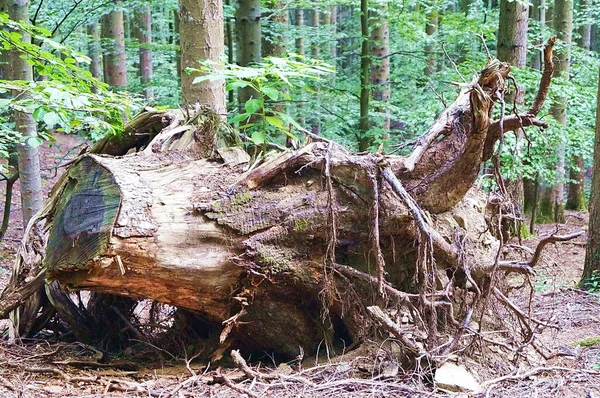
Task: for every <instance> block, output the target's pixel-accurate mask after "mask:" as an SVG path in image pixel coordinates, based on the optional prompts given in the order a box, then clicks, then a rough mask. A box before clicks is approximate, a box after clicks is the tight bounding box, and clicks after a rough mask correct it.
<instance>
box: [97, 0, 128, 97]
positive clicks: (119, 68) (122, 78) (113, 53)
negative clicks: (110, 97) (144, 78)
mask: <svg viewBox="0 0 600 398" xmlns="http://www.w3.org/2000/svg"><path fill="white" fill-rule="evenodd" d="M121 6H122V2H121V1H120V0H118V1H116V2H115V7H116V9H114V10H112V11H111V12H110V13H108V14H106V15H104V16H103V17H102V39H103V41H104V43H105V47H104V49H103V58H104V62H103V66H104V81H105V82H106V83H107V84H108V85H109V86H111V87H113V88H124V87H127V64H126V62H125V28H124V24H123V10H121V9H120V7H121Z"/></svg>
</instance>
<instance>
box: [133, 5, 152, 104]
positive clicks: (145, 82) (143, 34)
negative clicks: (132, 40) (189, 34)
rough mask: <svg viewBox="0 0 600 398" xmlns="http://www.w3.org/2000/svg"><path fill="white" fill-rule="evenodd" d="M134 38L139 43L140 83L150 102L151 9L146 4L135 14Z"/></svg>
mask: <svg viewBox="0 0 600 398" xmlns="http://www.w3.org/2000/svg"><path fill="white" fill-rule="evenodd" d="M134 26H135V36H136V39H137V40H138V43H139V46H140V47H139V60H140V81H141V83H142V87H144V98H145V99H146V101H147V102H152V100H153V98H154V90H153V87H152V85H151V84H150V83H151V81H152V75H153V68H152V47H151V46H152V8H151V6H150V3H146V4H144V5H142V6H140V7H139V8H137V9H136V12H135V25H134Z"/></svg>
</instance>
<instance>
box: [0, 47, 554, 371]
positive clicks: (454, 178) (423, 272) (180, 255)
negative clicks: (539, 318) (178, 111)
mask: <svg viewBox="0 0 600 398" xmlns="http://www.w3.org/2000/svg"><path fill="white" fill-rule="evenodd" d="M550 56H551V53H550V52H549V58H548V59H551V58H550ZM508 72H509V66H508V65H507V64H504V63H500V62H498V61H497V60H492V61H490V63H488V65H486V67H485V68H484V69H483V70H482V71H481V73H480V75H478V76H476V77H475V78H474V80H473V82H472V83H471V84H470V85H469V87H465V88H464V89H463V91H462V92H461V93H460V95H459V97H458V98H457V100H456V101H455V102H454V103H453V104H452V105H450V106H449V107H448V109H446V111H444V112H443V113H442V114H441V115H440V117H439V118H438V119H437V121H436V122H435V123H434V125H433V126H432V127H431V128H430V129H429V130H428V131H427V132H426V133H425V134H424V135H423V136H422V137H420V138H419V139H418V140H417V142H416V143H415V145H414V148H413V152H412V153H411V154H410V155H409V156H408V157H403V156H386V157H383V156H380V155H373V154H368V153H367V154H364V153H363V154H353V153H350V152H348V151H347V150H345V149H344V148H343V147H341V146H338V145H335V144H334V143H331V142H323V141H321V140H318V139H317V140H315V141H314V142H312V143H310V144H309V145H307V146H305V147H303V148H302V149H301V150H299V151H295V152H292V151H286V152H283V153H281V154H279V155H277V156H274V157H272V158H270V159H268V160H267V161H266V162H265V163H263V164H261V165H259V166H257V167H256V168H254V169H252V171H250V172H245V169H246V163H248V161H249V157H248V156H247V155H245V153H244V152H243V151H242V150H241V149H240V148H237V149H236V148H226V147H225V146H224V145H221V146H218V148H217V152H218V154H219V156H214V157H213V159H212V160H207V159H206V156H207V155H208V154H211V153H212V152H214V151H212V152H211V151H207V150H206V147H207V146H208V147H210V148H212V149H214V146H211V145H210V144H211V143H212V142H213V140H207V139H206V137H207V134H208V133H210V134H212V136H213V137H214V141H216V142H221V141H220V140H222V138H223V136H224V135H225V136H226V135H228V134H230V133H231V131H230V130H229V129H228V128H227V127H226V126H224V125H223V124H221V123H219V118H218V117H216V116H215V115H214V114H212V113H211V112H210V111H207V110H204V113H202V114H200V115H198V117H193V118H192V119H191V120H194V121H196V122H195V123H194V124H192V125H183V126H179V122H180V120H181V115H180V116H179V117H175V118H173V115H171V114H170V113H166V114H165V115H162V117H161V116H160V115H159V114H157V112H158V111H152V112H147V113H148V114H149V115H146V114H141V115H139V116H138V117H136V119H134V121H132V123H133V125H132V124H130V125H128V131H129V132H130V133H129V134H128V135H127V137H126V138H128V139H131V140H133V139H136V140H139V139H140V134H142V133H146V128H145V126H148V127H149V126H152V131H155V130H160V131H159V132H158V134H156V133H152V134H149V133H148V134H147V135H148V136H149V137H153V138H152V141H151V142H149V143H146V144H145V147H143V150H142V151H141V153H138V154H135V155H127V156H120V157H114V158H113V157H109V156H106V155H104V156H98V155H96V154H94V153H92V154H88V155H85V156H83V157H82V158H80V159H78V160H77V161H76V162H75V163H74V164H73V165H71V167H70V168H69V170H68V172H67V173H66V175H65V176H63V177H62V178H61V180H60V181H59V182H58V184H57V186H56V187H55V189H54V191H53V192H54V196H53V198H52V201H51V203H50V204H49V205H48V206H47V208H46V209H45V212H44V213H43V217H44V219H41V220H40V223H41V222H43V221H44V220H45V221H47V222H46V224H45V225H46V226H47V228H48V230H49V235H48V239H47V250H46V252H45V254H46V255H45V256H43V265H44V269H45V270H46V273H47V274H46V278H47V279H48V281H49V282H52V281H58V282H60V284H61V285H62V286H69V287H70V288H71V289H89V290H92V291H95V292H103V293H116V294H121V295H125V296H129V297H132V298H135V299H142V298H149V299H152V300H157V301H160V302H165V303H169V304H172V305H175V306H177V307H180V308H184V309H188V310H191V311H194V312H195V314H197V316H198V317H199V318H201V320H202V324H204V325H207V327H209V328H211V329H212V328H214V329H216V330H221V334H220V337H221V339H220V340H221V343H222V342H224V341H226V342H228V344H232V345H234V346H241V348H245V349H256V350H261V351H263V350H266V351H268V352H274V353H275V355H278V357H279V358H285V359H289V358H293V357H296V356H297V355H298V353H299V350H300V348H299V347H302V349H303V350H304V352H305V353H310V354H311V355H312V354H313V353H315V352H316V351H317V350H318V348H319V346H320V344H321V343H322V342H324V344H326V345H327V347H328V348H329V349H330V351H331V350H333V351H334V352H340V351H341V350H343V349H344V347H347V346H348V345H349V344H353V343H359V342H360V341H362V340H364V339H365V338H366V336H367V335H368V334H367V333H368V332H369V329H370V328H371V327H373V322H372V321H369V319H371V315H369V314H373V313H376V314H379V317H378V318H377V319H378V321H385V316H386V315H385V313H384V315H383V316H381V313H382V312H381V311H376V310H377V308H376V307H374V306H384V305H385V304H386V303H387V302H388V301H387V300H389V302H390V305H399V306H400V307H398V308H404V307H406V308H407V312H410V313H412V314H415V321H414V322H415V330H416V331H415V332H414V333H412V334H411V336H412V337H408V336H406V335H404V334H402V333H399V334H398V335H397V337H398V339H400V340H399V341H401V345H402V346H403V347H404V348H405V349H406V355H407V356H408V357H409V358H410V359H411V364H412V366H415V364H416V362H415V361H418V359H417V358H420V357H422V356H423V355H425V356H426V357H428V359H430V358H432V355H433V354H434V353H435V352H438V351H436V349H437V348H439V344H438V343H437V341H442V339H443V340H446V338H447V337H450V336H443V335H440V334H444V333H446V332H445V331H444V330H443V328H438V318H437V314H438V313H440V314H442V313H443V315H444V316H443V318H440V319H439V321H440V322H442V323H443V322H444V321H443V320H444V319H445V320H447V323H448V324H447V325H446V327H447V328H449V329H448V330H450V329H451V330H452V331H453V333H455V332H458V331H459V330H460V329H462V328H464V326H461V322H459V321H457V318H458V319H461V320H462V319H467V318H470V314H471V313H472V311H476V312H477V311H479V310H478V308H479V307H478V306H477V305H476V304H477V303H473V300H475V301H477V297H479V294H475V293H474V292H472V291H471V290H473V289H475V288H476V287H477V286H482V287H483V286H488V287H494V285H493V284H494V283H495V282H494V281H495V280H496V279H497V277H494V278H492V277H491V274H492V273H493V275H495V276H498V275H500V274H499V273H498V271H502V272H520V273H532V272H533V270H532V268H531V266H533V265H535V261H534V260H532V262H531V264H530V263H523V262H511V261H508V262H505V261H500V262H497V261H496V260H495V259H496V254H497V253H498V251H499V242H498V241H497V240H495V239H494V238H493V237H492V236H491V234H490V225H488V224H487V222H486V215H484V214H483V211H485V208H486V206H485V205H484V203H485V202H484V197H485V195H483V194H477V193H476V192H473V191H471V192H469V191H470V189H471V187H472V185H473V183H474V182H475V180H476V178H477V177H478V175H479V169H480V166H481V163H482V162H483V161H485V160H486V156H487V155H486V151H487V150H488V149H487V148H489V147H493V145H494V141H495V140H496V139H497V138H498V135H497V133H496V131H497V129H498V128H499V127H498V123H500V122H499V121H496V122H494V121H492V120H491V119H490V117H491V115H492V114H493V107H494V103H495V101H497V100H498V98H497V97H496V96H495V95H496V93H498V92H499V90H501V87H502V86H503V84H504V81H505V79H507V78H508ZM541 90H542V91H543V89H541ZM542 102H543V101H542ZM169 115H171V116H169ZM521 116H522V117H521V118H520V119H519V118H517V119H516V122H511V121H510V120H511V119H510V118H507V119H506V120H505V121H504V125H503V126H504V128H505V129H506V130H507V131H508V130H509V129H516V128H519V126H520V123H521V122H523V123H530V124H532V123H533V122H531V121H529V119H528V118H527V117H525V115H521ZM167 120H170V121H171V122H170V123H168V125H167V126H165V125H164V124H163V125H162V128H161V126H157V124H156V123H166V121H167ZM511 123H516V124H514V125H511ZM130 136H131V137H130ZM317 138H318V137H317ZM108 140H109V141H110V142H104V143H103V144H102V146H101V148H94V152H95V151H97V150H98V149H103V148H112V147H113V145H116V144H117V141H116V140H115V139H110V138H109V139H108ZM111 143H112V145H111ZM138 144H139V141H133V142H129V144H128V145H134V146H137V145H138ZM207 144H208V145H207ZM127 149H128V148H120V151H127ZM111 152H113V153H115V152H118V151H116V150H114V151H111ZM234 154H235V155H236V156H233V155H234ZM242 154H243V155H244V156H242ZM422 208H424V209H427V210H428V212H429V213H425V212H424V211H423V210H422ZM488 218H489V217H488ZM457 234H459V235H457ZM36 236H37V235H32V237H33V238H35V237H36ZM457 236H460V239H459V240H458V239H456V237H457ZM450 242H457V243H450ZM458 242H459V243H458ZM24 247H26V248H27V247H30V245H29V244H25V245H24ZM537 257H539V255H538V256H536V258H537ZM20 258H21V257H20ZM467 264H468V268H465V266H466V265H467ZM16 274H19V273H18V272H17V273H16ZM19 275H20V274H19ZM449 275H453V276H452V277H451V278H450V277H449ZM467 279H468V283H470V284H471V286H473V287H472V288H471V289H467ZM34 281H35V283H40V278H37V277H36V278H35V279H34ZM41 281H42V282H43V275H42V277H41ZM31 283H33V282H31ZM16 286H17V287H18V286H19V285H18V284H16ZM26 286H31V284H26ZM36 286H37V285H36ZM454 288H456V289H461V290H460V291H461V292H462V293H461V294H449V293H448V291H452V290H453V289H454ZM486 290H489V289H485V290H484V289H479V291H481V292H483V293H482V294H485V291H486ZM492 291H494V292H495V293H494V294H495V295H496V296H498V295H500V296H499V297H501V293H498V292H499V290H498V289H496V288H494V289H492ZM22 292H23V288H20V290H16V292H15V290H13V291H12V292H11V291H10V290H9V291H8V292H3V294H2V296H1V297H0V314H5V312H6V309H7V308H8V307H9V306H13V308H14V305H15V300H14V298H15V297H17V298H18V297H23V296H22V294H23V293H22ZM481 299H482V300H486V299H485V297H482V298H481ZM454 300H457V302H456V304H455V305H454V306H453V304H452V301H454ZM367 308H369V310H367ZM432 309H435V310H434V311H432ZM455 311H456V312H455ZM35 314H37V312H35ZM473 316H474V317H476V319H480V318H479V317H480V316H483V314H481V313H474V314H473ZM34 319H35V318H34ZM390 322H391V321H390ZM392 323H393V322H392ZM463 324H464V323H463ZM467 324H468V322H467ZM438 335H439V336H438ZM527 338H528V337H527ZM457 340H458V339H457ZM448 341H450V340H448ZM507 341H508V340H507ZM342 342H343V344H342ZM517 343H519V344H520V342H518V341H516V342H515V344H517ZM421 344H422V345H421ZM451 348H452V347H450V348H449V350H450V349H451ZM403 352H404V351H403ZM438 353H439V352H438Z"/></svg>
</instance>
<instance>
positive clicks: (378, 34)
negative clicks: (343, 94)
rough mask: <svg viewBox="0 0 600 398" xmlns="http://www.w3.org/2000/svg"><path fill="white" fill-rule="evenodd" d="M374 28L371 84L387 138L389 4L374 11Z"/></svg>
mask: <svg viewBox="0 0 600 398" xmlns="http://www.w3.org/2000/svg"><path fill="white" fill-rule="evenodd" d="M373 16H374V18H373V20H372V24H373V30H372V31H371V56H372V59H373V62H372V68H371V85H372V86H373V91H372V94H373V99H374V100H375V101H377V102H378V103H377V105H376V106H375V108H374V111H375V112H376V113H377V114H378V117H377V119H378V122H379V121H380V122H379V123H377V124H378V126H379V127H381V128H382V129H383V130H384V131H385V133H384V135H383V136H382V137H381V138H382V139H384V140H385V139H387V138H388V136H389V133H388V132H389V130H390V115H389V111H388V110H387V104H388V102H389V101H390V96H391V91H392V89H391V86H390V81H389V80H390V57H389V56H388V54H389V52H390V27H389V24H388V21H387V5H386V3H382V4H381V5H379V7H378V10H377V11H374V12H373Z"/></svg>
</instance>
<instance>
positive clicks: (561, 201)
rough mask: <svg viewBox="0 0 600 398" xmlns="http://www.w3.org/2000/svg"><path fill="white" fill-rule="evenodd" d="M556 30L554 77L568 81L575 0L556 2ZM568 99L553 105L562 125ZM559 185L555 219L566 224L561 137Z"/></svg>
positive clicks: (558, 165) (554, 114) (558, 166)
mask: <svg viewBox="0 0 600 398" xmlns="http://www.w3.org/2000/svg"><path fill="white" fill-rule="evenodd" d="M553 25H554V29H555V30H556V34H557V36H558V38H559V39H560V40H561V41H562V44H563V46H562V47H561V48H559V50H558V51H557V60H556V67H555V69H554V75H555V76H560V77H561V78H563V79H565V80H568V79H569V71H570V62H571V49H570V46H571V41H572V35H573V0H555V1H554V23H553ZM566 103H567V99H566V98H564V97H562V98H559V99H558V100H556V101H554V102H553V103H552V107H551V111H550V112H551V113H552V116H553V117H554V118H555V119H556V121H557V122H558V123H560V124H567V107H566ZM556 178H557V181H558V182H557V184H556V189H555V196H554V218H555V221H556V222H564V219H565V215H564V209H565V183H564V180H565V137H561V139H560V143H559V147H558V164H557V167H556Z"/></svg>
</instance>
